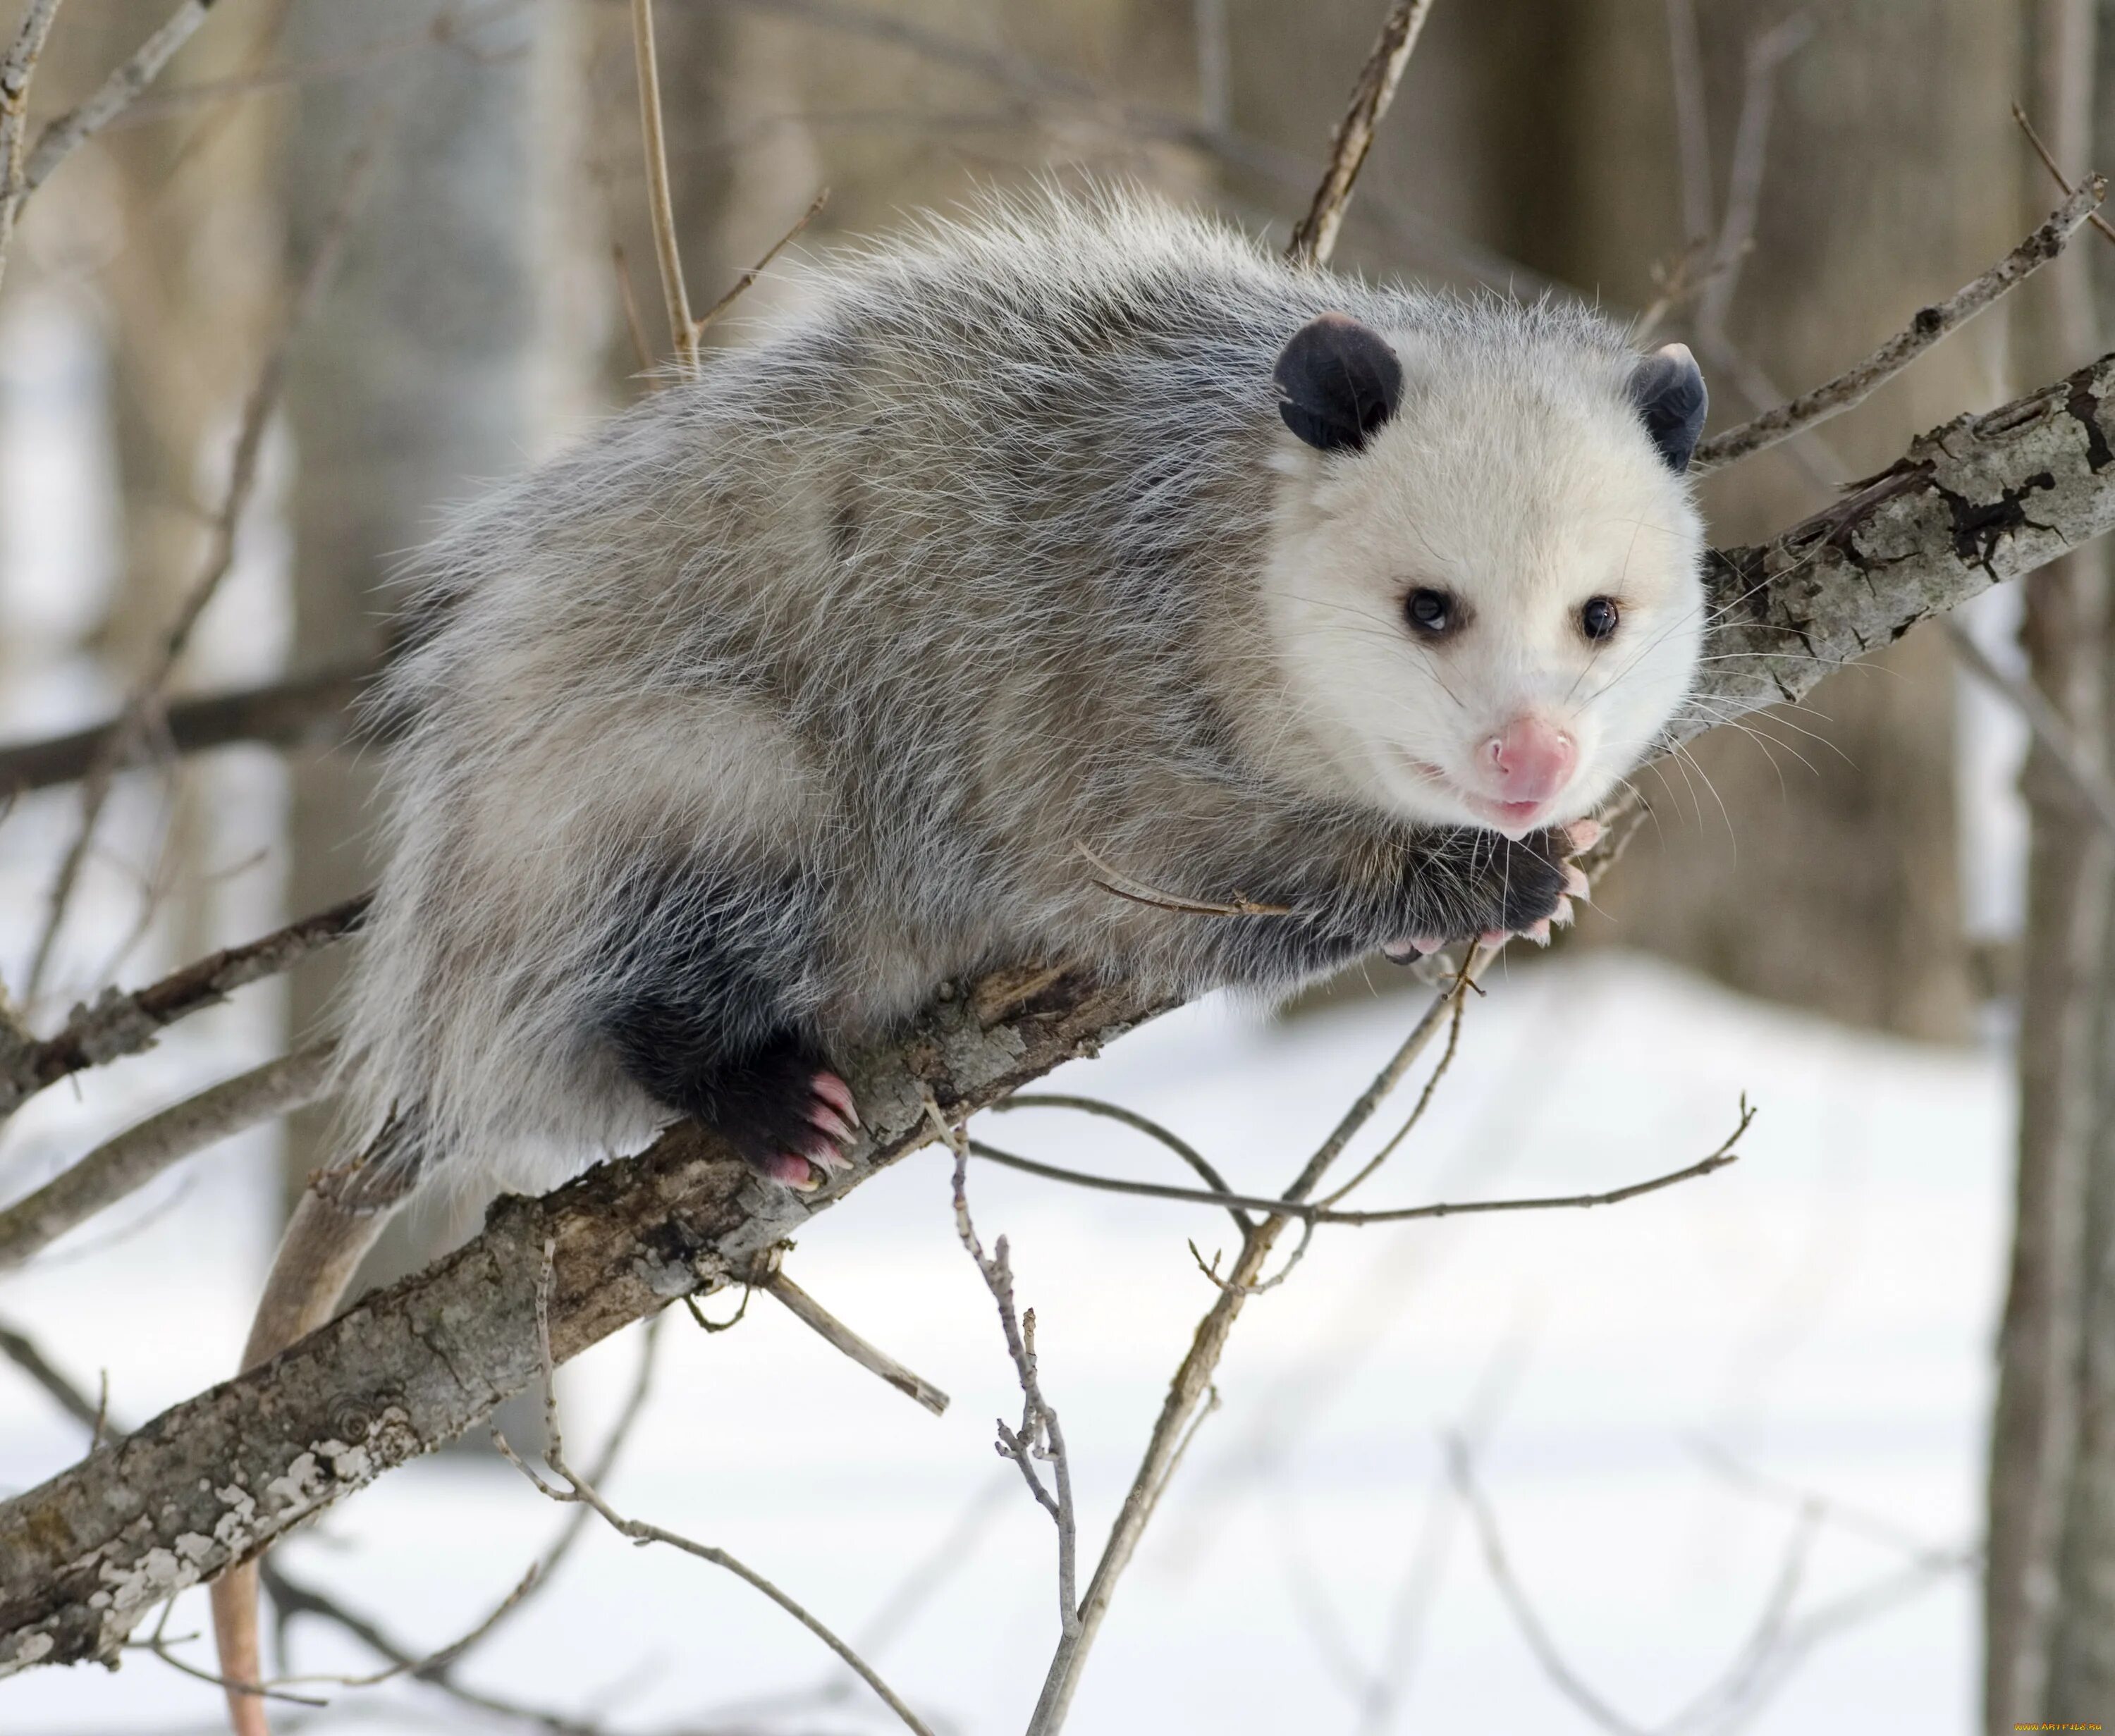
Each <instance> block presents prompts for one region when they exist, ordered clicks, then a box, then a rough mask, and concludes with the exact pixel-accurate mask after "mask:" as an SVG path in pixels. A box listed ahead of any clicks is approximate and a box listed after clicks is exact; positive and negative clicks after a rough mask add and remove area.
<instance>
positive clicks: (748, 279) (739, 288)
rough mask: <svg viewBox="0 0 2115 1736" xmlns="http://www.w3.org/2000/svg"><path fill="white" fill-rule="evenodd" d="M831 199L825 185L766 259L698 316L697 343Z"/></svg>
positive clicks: (694, 332)
mask: <svg viewBox="0 0 2115 1736" xmlns="http://www.w3.org/2000/svg"><path fill="white" fill-rule="evenodd" d="M829 202H830V190H829V189H828V187H824V188H823V189H822V190H820V191H819V192H818V193H817V194H816V195H815V196H814V198H813V199H810V200H809V201H808V208H807V209H806V210H805V211H803V212H802V213H801V215H800V217H799V218H797V219H796V220H795V222H794V224H793V227H791V229H789V230H787V231H786V233H785V234H783V235H782V236H779V237H778V240H775V241H773V243H772V244H771V245H770V246H769V247H768V248H767V249H766V250H765V251H764V257H763V258H762V259H759V260H758V261H757V262H756V263H755V264H754V265H752V266H750V268H748V269H747V270H746V271H745V272H743V273H741V276H739V277H736V279H735V280H734V286H733V287H732V289H730V290H729V291H727V293H726V294H725V295H723V296H721V297H720V299H719V300H717V301H715V302H714V303H713V305H711V306H710V307H709V308H707V309H705V310H704V313H702V314H700V315H699V316H698V319H697V323H695V325H693V326H692V327H691V328H690V336H691V338H692V340H693V341H694V342H695V340H696V339H697V338H699V337H702V336H703V335H704V329H705V328H706V327H707V326H709V325H710V324H711V323H713V321H714V320H716V319H718V318H719V317H720V316H721V315H722V314H724V313H726V312H727V309H729V308H731V307H732V306H733V305H735V303H736V302H737V301H739V300H741V298H742V296H743V295H745V294H746V292H747V291H748V290H749V288H750V286H751V285H752V284H754V283H755V282H756V280H757V279H758V278H759V277H762V276H763V275H764V273H765V272H766V271H768V269H770V266H771V262H772V261H773V259H777V258H778V256H779V254H782V253H783V252H785V250H787V248H788V247H790V246H791V245H792V244H793V240H794V239H795V237H796V236H798V235H799V234H800V233H801V231H802V230H804V229H805V228H806V227H808V226H809V224H810V223H812V222H814V221H815V219H816V218H817V217H819V215H821V213H822V209H823V207H824V206H825V205H827V204H829Z"/></svg>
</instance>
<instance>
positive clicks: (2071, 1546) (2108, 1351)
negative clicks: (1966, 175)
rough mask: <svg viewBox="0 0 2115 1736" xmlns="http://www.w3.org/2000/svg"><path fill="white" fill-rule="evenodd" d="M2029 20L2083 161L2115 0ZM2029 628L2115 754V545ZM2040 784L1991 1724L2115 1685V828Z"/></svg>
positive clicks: (2061, 569)
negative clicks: (2113, 832) (2114, 603)
mask: <svg viewBox="0 0 2115 1736" xmlns="http://www.w3.org/2000/svg"><path fill="white" fill-rule="evenodd" d="M2030 42H2031V48H2032V53H2033V66H2034V74H2035V76H2034V83H2033V90H2034V99H2035V111H2036V113H2037V115H2038V117H2039V120H2040V121H2041V125H2042V128H2043V131H2044V135H2045V136H2046V137H2047V138H2048V140H2049V143H2050V145H2051V148H2052V150H2053V153H2054V154H2055V155H2056V157H2057V158H2058V161H2059V162H2060V163H2066V164H2068V165H2070V166H2071V169H2072V171H2073V172H2083V171H2084V170H2085V168H2086V167H2090V166H2092V165H2093V164H2094V162H2095V159H2096V157H2097V155H2098V152H2099V149H2102V148H2104V142H2105V141H2106V140H2109V139H2115V112H2110V109H2111V104H2110V101H2109V98H2108V97H2106V96H2105V95H2101V94H2099V91H2097V90H2096V83H2098V85H2099V90H2103V91H2104V89H2105V88H2106V87H2105V78H2106V74H2107V71H2108V70H2110V62H2111V60H2115V4H2110V3H2109V0H2037V3H2036V4H2035V6H2034V7H2032V8H2031V11H2030ZM2096 73H2098V74H2099V80H2096ZM2096 102H2098V103H2099V106H2100V108H2101V112H2100V113H2099V115H2098V116H2097V117H2096V115H2095V113H2094V108H2095V104H2096ZM2096 122H2097V124H2096ZM2096 135H2097V137H2096ZM2028 176H2029V181H2030V190H2029V192H2028V194H2027V195H2026V200H2025V204H2026V206H2027V207H2028V208H2038V207H2039V205H2041V204H2045V203H2046V202H2047V199H2048V186H2049V184H2048V182H2047V181H2044V180H2043V179H2042V178H2041V170H2040V167H2039V164H2030V167H2029V169H2028ZM2096 278H2097V284H2096V281H2095V280H2096ZM2034 287H2035V291H2036V294H2035V298H2034V299H2033V300H2031V301H2030V302H2028V303H2027V304H2026V307H2027V309H2028V311H2029V313H2030V316H2031V318H2030V325H2029V332H2028V343H2027V346H2026V350H2027V355H2026V362H2027V363H2028V364H2029V365H2030V367H2031V368H2032V369H2035V370H2036V371H2039V370H2043V369H2063V368H2067V367H2072V366H2076V364H2077V362H2078V360H2080V359H2081V358H2082V357H2084V356H2086V355H2090V354H2092V353H2094V352H2095V351H2097V350H2099V348H2100V347H2101V346H2102V343H2103V341H2104V334H2105V333H2106V332H2107V331H2108V328H2109V327H2110V325H2111V324H2112V323H2115V320H2111V318H2110V315H2111V314H2115V271H2111V270H2110V269H2109V268H2108V262H2107V261H2106V260H2105V259H2102V258H2100V257H2099V250H2097V249H2096V250H2094V252H2093V254H2090V255H2088V256H2087V257H2085V258H2082V259H2080V258H2074V259H2067V260H2065V261H2063V262H2062V268H2061V269H2060V270H2059V271H2056V272H2052V273H2049V274H2048V276H2047V277H2045V278H2044V282H2041V283H2039V284H2038V285H2035V286H2034ZM2096 291H2097V292H2096ZM2023 637H2024V639H2025V641H2026V648H2027V652H2028V656H2029V660H2030V668H2031V671H2032V673H2033V676H2034V678H2035V681H2036V682H2037V683H2038V684H2039V685H2040V687H2041V689H2042V690H2043V691H2044V693H2045V694H2048V696H2049V698H2050V699H2052V700H2053V702H2054V703H2056V704H2057V706H2058V708H2059V710H2060V711H2061V712H2062V714H2063V716H2064V717H2066V719H2067V721H2068V723H2069V725H2070V727H2071V731H2073V733H2074V734H2075V735H2076V738H2077V740H2078V741H2079V743H2080V744H2081V747H2083V748H2084V749H2085V750H2086V751H2087V752H2088V753H2093V754H2094V755H2096V756H2097V758H2099V763H2101V765H2102V766H2103V767H2107V766H2108V765H2109V764H2111V763H2115V703H2111V696H2115V607H2111V574H2110V571H2109V561H2108V549H2107V547H2106V545H2105V544H2096V545H2094V547H2089V548H2085V549H2081V550H2080V551H2079V552H2077V553H2076V554H2075V555H2072V556H2071V557H2070V558H2069V559H2067V561H2064V562H2062V564H2061V565H2060V566H2053V567H2050V568H2048V569H2046V570H2044V572H2042V573H2040V574H2038V575H2036V577H2035V581H2034V583H2033V584H2031V585H2030V589H2029V591H2028V599H2027V614H2026V626H2025V630H2024V634H2023ZM2026 794H2027V798H2028V803H2029V811H2030V818H2031V827H2032V829H2031V833H2030V868H2029V882H2028V913H2027V935H2026V986H2025V1002H2024V1005H2023V1006H2022V1009H2021V1029H2020V1135H2019V1168H2018V1174H2017V1179H2016V1195H2015V1208H2014V1209H2015V1220H2014V1225H2013V1244H2012V1273H2011V1281H2010V1285H2009V1288H2008V1290H2007V1297H2006V1306H2005V1316H2004V1323H2003V1331H2002V1332H2001V1334H2000V1336H1999V1340H1998V1399H1997V1405H1996V1409H1995V1413H1994V1415H1993V1420H1992V1427H1991V1447H1990V1477H1989V1563H1988V1566H1987V1569H1986V1578H1985V1589H1984V1646H1985V1652H1984V1664H1985V1667H1984V1716H1985V1723H1986V1727H1987V1728H1988V1729H1990V1730H1992V1731H2009V1730H2011V1729H2014V1728H2015V1727H2016V1726H2017V1725H2022V1724H2034V1723H2056V1724H2063V1723H2072V1724H2081V1725H2083V1724H2086V1723H2090V1722H2093V1721H2101V1720H2104V1719H2105V1718H2106V1715H2107V1713H2108V1707H2109V1706H2110V1705H2111V1704H2115V844H2111V842H2110V841H2109V839H2108V836H2107V835H2106V834H2105V833H2104V832H2103V831H2101V830H2100V829H2099V827H2096V826H2095V825H2094V823H2093V822H2092V821H2091V820H2090V818H2088V817H2086V816H2085V814H2084V813H2082V812H2081V810H2080V808H2078V806H2077V804H2076V802H2075V801H2073V800H2072V799H2070V796H2069V793H2068V791H2067V790H2066V788H2065V786H2064V785H2063V782H2062V780H2061V779H2060V778H2059V777H2058V776H2056V775H2055V774H2054V772H2053V769H2052V767H2050V765H2049V764H2048V760H2047V758H2046V756H2045V755H2044V753H2042V752H2041V751H2040V750H2039V749H2036V750H2035V752H2034V753H2033V754H2032V755H2031V756H2030V760H2029V763H2028V770H2027V778H2026Z"/></svg>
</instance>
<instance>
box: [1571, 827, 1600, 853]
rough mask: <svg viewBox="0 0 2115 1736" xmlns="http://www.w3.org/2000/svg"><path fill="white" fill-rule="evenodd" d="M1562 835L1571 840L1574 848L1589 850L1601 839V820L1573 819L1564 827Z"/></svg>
mask: <svg viewBox="0 0 2115 1736" xmlns="http://www.w3.org/2000/svg"><path fill="white" fill-rule="evenodd" d="M1564 836H1566V837H1567V838H1569V839H1570V840H1571V847H1572V849H1574V850H1591V849H1593V847H1594V845H1597V844H1599V842H1600V841H1601V822H1599V820H1574V821H1573V822H1571V824H1570V825H1569V826H1567V827H1565V828H1564Z"/></svg>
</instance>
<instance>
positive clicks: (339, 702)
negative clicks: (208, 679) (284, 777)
mask: <svg viewBox="0 0 2115 1736" xmlns="http://www.w3.org/2000/svg"><path fill="white" fill-rule="evenodd" d="M375 673H376V671H374V670H373V669H371V668H369V667H368V666H365V665H355V664H346V665H342V666H339V667H337V668H333V669H319V670H314V671H310V673H308V674H305V675H295V676H285V677H283V678H282V679H280V680H275V681H267V682H265V683H264V685H261V686H257V687H241V688H235V689H230V690H229V691H227V692H226V693H217V694H199V695H197V696H196V697H195V698H192V699H176V700H172V701H171V702H170V703H168V704H167V706H166V707H164V708H163V712H162V716H161V717H160V719H159V724H160V728H159V731H158V737H159V739H158V741H157V742H156V744H155V745H156V746H158V748H160V749H163V750H165V751H167V752H168V753H205V752H207V751H208V750H209V749H213V748H224V747H230V746H232V745H233V744H235V743H236V742H240V741H254V742H258V743H261V744H264V745H265V746H268V747H292V746H294V745H295V744H298V743H319V744H337V743H338V742H340V741H343V740H346V739H347V738H349V737H350V736H351V734H352V733H353V713H354V709H355V708H356V706H357V705H358V703H359V702H360V696H361V695H362V694H364V693H365V691H366V689H367V686H368V684H369V682H371V681H372V680H374V676H375ZM125 723H126V720H125V719H124V718H122V717H118V718H114V719H112V721H109V722H108V723H97V724H91V725H90V726H89V727H88V728H86V729H85V730H74V731H70V732H69V733H68V734H67V735H50V736H47V737H45V738H44V740H41V741H22V742H16V743H12V744H7V745H0V793H5V794H8V795H21V794H25V793H26V792H28V791H30V790H48V789H50V788H51V787H52V786H53V785H54V784H70V783H71V782H73V781H75V780H76V778H81V777H85V776H88V774H89V772H90V770H91V769H92V768H93V767H94V766H95V765H96V763H97V762H98V761H99V759H101V758H103V756H104V755H106V754H110V753H117V752H121V751H122V744H120V743H119V742H118V740H117V736H118V732H119V731H121V730H122V729H123V728H124V727H125Z"/></svg>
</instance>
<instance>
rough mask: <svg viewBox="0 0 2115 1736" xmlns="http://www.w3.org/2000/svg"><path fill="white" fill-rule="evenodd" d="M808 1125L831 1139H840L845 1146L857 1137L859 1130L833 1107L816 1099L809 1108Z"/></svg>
mask: <svg viewBox="0 0 2115 1736" xmlns="http://www.w3.org/2000/svg"><path fill="white" fill-rule="evenodd" d="M808 1125H810V1127H818V1128H820V1129H822V1130H823V1131H824V1133H826V1134H828V1135H829V1136H830V1137H831V1138H833V1139H841V1140H842V1141H843V1142H844V1143H846V1145H850V1144H851V1143H852V1141H853V1140H854V1139H856V1138H858V1137H859V1129H857V1128H856V1126H855V1125H853V1124H852V1123H851V1122H850V1121H847V1120H846V1119H845V1118H844V1115H843V1114H842V1112H841V1111H839V1110H838V1109H837V1107H836V1106H834V1105H833V1104H830V1103H826V1102H823V1101H822V1100H821V1099H820V1098H818V1099H817V1100H816V1102H814V1104H813V1105H812V1106H810V1108H809V1111H808Z"/></svg>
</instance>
